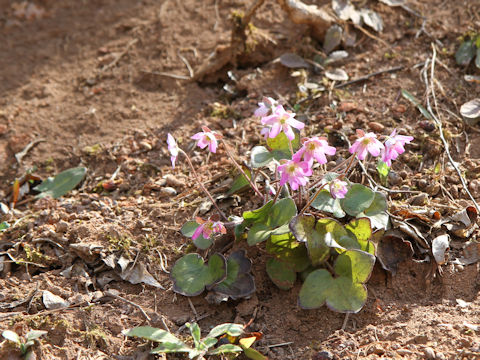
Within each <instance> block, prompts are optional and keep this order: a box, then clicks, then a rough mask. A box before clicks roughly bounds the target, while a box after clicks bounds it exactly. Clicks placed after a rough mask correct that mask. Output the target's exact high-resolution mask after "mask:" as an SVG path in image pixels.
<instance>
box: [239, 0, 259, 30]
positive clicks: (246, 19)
mask: <svg viewBox="0 0 480 360" xmlns="http://www.w3.org/2000/svg"><path fill="white" fill-rule="evenodd" d="M264 2H265V0H257V1H256V2H255V3H254V4H253V5H252V6H250V8H249V9H248V10H247V13H246V14H245V15H244V16H243V18H242V26H243V27H245V26H247V25H248V23H249V22H250V20H251V19H252V16H253V15H254V14H255V11H257V9H258V8H259V7H260V6H262V5H263V3H264Z"/></svg>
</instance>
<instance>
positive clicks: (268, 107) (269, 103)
mask: <svg viewBox="0 0 480 360" xmlns="http://www.w3.org/2000/svg"><path fill="white" fill-rule="evenodd" d="M262 100H263V101H262V102H259V103H258V109H257V110H255V113H254V115H255V116H258V117H264V116H266V115H267V114H268V113H269V112H271V111H272V109H273V108H274V107H275V106H277V104H278V103H277V101H276V100H274V99H272V98H271V97H264V98H263V99H262Z"/></svg>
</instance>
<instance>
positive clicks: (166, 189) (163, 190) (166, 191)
mask: <svg viewBox="0 0 480 360" xmlns="http://www.w3.org/2000/svg"><path fill="white" fill-rule="evenodd" d="M160 194H162V195H168V196H175V195H177V190H175V189H174V188H172V187H169V186H166V187H164V188H161V189H160Z"/></svg>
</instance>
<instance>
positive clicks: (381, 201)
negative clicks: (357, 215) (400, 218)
mask: <svg viewBox="0 0 480 360" xmlns="http://www.w3.org/2000/svg"><path fill="white" fill-rule="evenodd" d="M387 208H388V206H387V198H386V197H385V195H383V194H382V193H381V192H378V191H375V196H374V198H373V201H372V203H371V204H370V206H369V207H368V208H367V209H365V210H364V214H365V215H366V216H374V215H378V214H380V213H382V212H384V211H386V210H387Z"/></svg>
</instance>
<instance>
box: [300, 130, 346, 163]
mask: <svg viewBox="0 0 480 360" xmlns="http://www.w3.org/2000/svg"><path fill="white" fill-rule="evenodd" d="M336 151H337V149H335V148H334V147H333V146H329V145H328V142H327V139H325V138H323V137H320V138H319V137H317V136H315V137H313V138H311V139H307V140H306V141H305V142H304V143H303V146H302V147H301V148H300V150H298V151H297V154H300V156H303V160H305V161H308V163H309V164H310V166H312V164H313V159H315V160H317V161H318V162H319V163H320V164H326V163H327V158H326V157H325V154H326V155H335V152H336ZM297 154H295V155H297Z"/></svg>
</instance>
